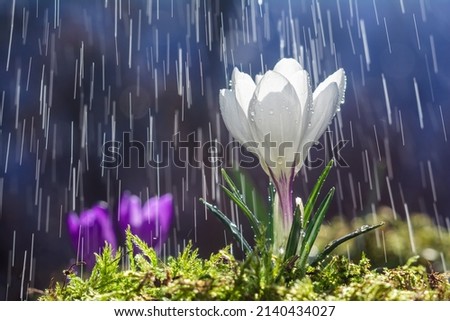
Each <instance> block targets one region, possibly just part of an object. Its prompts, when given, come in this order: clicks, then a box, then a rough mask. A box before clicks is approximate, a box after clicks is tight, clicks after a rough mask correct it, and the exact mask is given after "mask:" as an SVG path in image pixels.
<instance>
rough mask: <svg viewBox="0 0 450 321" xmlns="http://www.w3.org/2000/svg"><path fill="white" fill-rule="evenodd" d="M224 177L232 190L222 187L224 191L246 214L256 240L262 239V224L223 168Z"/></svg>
mask: <svg viewBox="0 0 450 321" xmlns="http://www.w3.org/2000/svg"><path fill="white" fill-rule="evenodd" d="M222 177H223V179H224V180H225V182H226V183H227V185H228V186H229V187H230V189H228V188H227V187H225V186H222V189H223V190H224V192H225V193H226V194H227V195H228V196H229V197H230V198H231V199H232V200H233V202H234V203H235V204H236V205H237V206H239V208H240V209H241V210H242V212H243V213H244V214H245V216H246V217H247V219H248V220H249V222H250V225H251V227H252V230H253V232H254V233H255V235H256V238H260V237H261V229H260V226H261V224H260V223H259V221H258V218H257V217H256V215H255V214H253V212H252V211H251V210H250V209H249V208H248V206H247V204H245V201H244V198H243V196H242V194H241V192H240V191H239V189H238V188H237V187H236V185H235V184H234V183H233V181H232V180H231V178H230V176H228V174H227V172H226V171H225V170H224V169H223V168H222Z"/></svg>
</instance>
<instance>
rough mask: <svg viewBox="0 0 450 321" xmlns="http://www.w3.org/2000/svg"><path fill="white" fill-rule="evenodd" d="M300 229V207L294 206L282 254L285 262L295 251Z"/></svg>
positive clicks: (300, 233) (300, 232)
mask: <svg viewBox="0 0 450 321" xmlns="http://www.w3.org/2000/svg"><path fill="white" fill-rule="evenodd" d="M302 230H303V229H302V223H301V211H300V207H299V206H296V207H295V211H294V219H293V221H292V226H291V230H290V232H289V237H288V241H287V244H286V252H285V254H284V261H285V262H286V261H287V260H289V259H290V258H291V257H293V256H294V255H295V254H296V253H297V248H298V244H299V241H300V237H301V235H302Z"/></svg>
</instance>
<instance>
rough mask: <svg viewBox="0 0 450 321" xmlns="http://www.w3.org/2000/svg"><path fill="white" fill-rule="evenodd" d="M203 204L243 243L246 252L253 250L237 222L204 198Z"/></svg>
mask: <svg viewBox="0 0 450 321" xmlns="http://www.w3.org/2000/svg"><path fill="white" fill-rule="evenodd" d="M200 201H201V202H203V204H205V206H206V207H207V208H208V209H209V210H210V211H211V212H212V213H213V214H214V215H215V216H216V217H217V218H218V219H219V221H221V222H222V223H223V225H225V227H226V228H227V229H228V230H229V231H230V232H231V234H232V235H233V237H234V238H235V239H236V241H238V242H239V243H241V244H242V248H243V249H244V250H245V251H246V252H251V251H252V248H251V247H250V245H249V244H248V242H247V240H246V239H244V236H243V235H242V232H241V231H240V230H239V228H238V227H237V225H236V224H234V223H233V222H232V221H231V220H230V219H229V218H228V217H227V216H226V215H225V214H224V213H223V212H222V211H221V210H219V209H218V208H217V207H216V206H214V205H212V204H210V203H208V202H207V201H205V200H204V199H202V198H201V199H200Z"/></svg>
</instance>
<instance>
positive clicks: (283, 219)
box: [273, 175, 294, 250]
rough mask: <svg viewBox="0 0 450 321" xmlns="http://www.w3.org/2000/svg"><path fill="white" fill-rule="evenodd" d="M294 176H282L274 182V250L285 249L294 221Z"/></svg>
mask: <svg viewBox="0 0 450 321" xmlns="http://www.w3.org/2000/svg"><path fill="white" fill-rule="evenodd" d="M293 176H294V175H292V176H291V177H286V176H282V177H280V178H279V179H277V180H273V181H274V185H275V189H276V191H277V193H276V195H275V202H274V217H273V220H274V249H275V250H279V249H281V248H283V245H285V244H284V243H285V242H286V241H287V238H288V236H289V231H290V228H291V225H292V219H293V211H294V210H293V203H292V182H293Z"/></svg>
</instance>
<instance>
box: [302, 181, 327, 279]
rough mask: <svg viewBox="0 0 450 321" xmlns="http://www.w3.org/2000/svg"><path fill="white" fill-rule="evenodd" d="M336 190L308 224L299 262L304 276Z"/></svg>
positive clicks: (324, 201)
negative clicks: (310, 254)
mask: <svg viewBox="0 0 450 321" xmlns="http://www.w3.org/2000/svg"><path fill="white" fill-rule="evenodd" d="M334 191H335V188H334V187H333V188H331V189H330V191H329V192H328V194H327V196H326V197H325V199H324V200H323V201H322V203H321V204H320V206H319V209H318V210H317V212H316V214H315V215H314V216H313V218H312V219H311V221H310V222H309V223H308V224H307V227H306V231H305V238H304V240H303V242H302V247H301V250H300V258H299V260H298V267H299V268H300V271H302V274H304V273H305V271H306V264H307V262H308V257H309V253H310V252H311V249H312V247H313V245H314V242H315V241H316V238H317V235H318V234H319V231H320V227H321V226H322V222H323V219H324V218H325V214H326V212H327V210H328V208H329V207H330V204H331V200H332V199H333V195H334Z"/></svg>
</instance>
